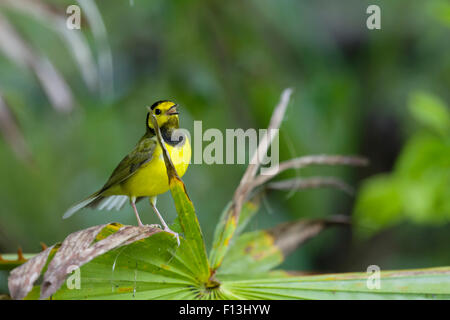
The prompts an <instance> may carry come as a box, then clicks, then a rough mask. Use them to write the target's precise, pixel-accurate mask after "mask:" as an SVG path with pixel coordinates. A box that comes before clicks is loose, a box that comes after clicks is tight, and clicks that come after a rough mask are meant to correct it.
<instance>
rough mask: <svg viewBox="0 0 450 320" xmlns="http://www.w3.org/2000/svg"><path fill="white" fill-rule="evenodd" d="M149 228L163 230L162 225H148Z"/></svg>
mask: <svg viewBox="0 0 450 320" xmlns="http://www.w3.org/2000/svg"><path fill="white" fill-rule="evenodd" d="M147 227H150V228H158V229H162V228H161V225H160V224H147Z"/></svg>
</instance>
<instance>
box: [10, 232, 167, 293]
mask: <svg viewBox="0 0 450 320" xmlns="http://www.w3.org/2000/svg"><path fill="white" fill-rule="evenodd" d="M106 226H107V224H103V225H99V226H94V227H90V228H88V229H85V230H81V231H77V232H75V233H72V234H70V235H69V236H68V237H67V238H66V239H65V240H64V241H63V243H62V244H61V246H60V248H59V250H58V251H57V252H56V254H55V256H54V257H53V259H52V260H51V261H50V263H49V265H48V268H47V271H46V272H45V274H44V280H43V283H42V286H41V296H40V298H41V299H46V298H48V297H50V296H51V295H52V294H53V293H55V292H56V290H58V289H59V288H60V287H61V285H62V284H63V282H64V280H65V278H66V276H67V274H68V273H69V272H71V271H73V268H74V267H81V266H82V265H84V264H85V263H87V262H89V261H91V260H92V259H94V258H96V257H98V256H100V255H102V254H104V253H105V252H107V251H109V250H112V249H115V248H117V247H119V246H123V245H128V244H130V243H133V242H135V241H138V240H141V239H144V238H147V237H149V236H151V235H153V234H155V233H158V232H161V230H160V229H157V228H153V227H151V226H143V227H136V226H123V227H121V228H120V229H119V230H118V231H116V232H115V233H113V234H112V235H110V236H108V237H107V238H105V239H102V240H100V241H98V242H95V243H94V240H95V238H96V236H97V235H98V233H99V232H100V231H102V230H103V229H104V228H105V227H106ZM51 248H52V247H50V248H47V249H46V250H45V251H43V252H41V253H40V254H39V255H37V256H36V257H34V258H32V259H30V260H29V261H28V262H27V263H25V264H23V265H22V266H20V267H18V268H16V269H14V270H13V271H12V272H11V275H10V277H9V279H8V285H9V290H10V293H11V297H12V298H13V299H23V298H24V297H25V296H26V295H27V294H28V292H29V291H30V290H31V289H32V287H33V283H34V282H35V281H36V280H37V278H38V277H39V275H40V273H41V271H42V268H43V267H44V266H45V263H46V261H47V258H48V254H49V252H50V250H51Z"/></svg>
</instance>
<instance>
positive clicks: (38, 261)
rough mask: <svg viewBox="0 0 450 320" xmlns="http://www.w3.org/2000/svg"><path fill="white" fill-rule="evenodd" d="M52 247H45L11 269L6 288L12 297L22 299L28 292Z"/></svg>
mask: <svg viewBox="0 0 450 320" xmlns="http://www.w3.org/2000/svg"><path fill="white" fill-rule="evenodd" d="M52 249H53V246H51V247H49V248H47V249H45V250H44V251H42V252H41V253H39V254H38V255H37V256H35V257H33V258H31V259H30V260H28V261H27V262H26V263H24V264H23V265H21V266H20V267H17V268H15V269H14V270H12V271H11V273H10V275H9V279H8V288H9V293H10V294H11V297H12V298H13V299H23V298H25V297H26V295H27V294H28V292H30V290H31V289H32V288H33V284H34V282H35V281H36V280H37V279H38V278H39V275H40V274H41V271H42V268H44V266H45V263H46V262H47V258H48V255H49V254H50V251H51V250H52Z"/></svg>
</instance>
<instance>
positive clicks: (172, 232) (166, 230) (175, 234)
mask: <svg viewBox="0 0 450 320" xmlns="http://www.w3.org/2000/svg"><path fill="white" fill-rule="evenodd" d="M164 231H165V232H168V233H170V234H173V235H174V236H175V238H176V239H177V243H178V246H180V236H179V234H178V233H176V232H175V231H172V230H170V229H169V228H165V229H164Z"/></svg>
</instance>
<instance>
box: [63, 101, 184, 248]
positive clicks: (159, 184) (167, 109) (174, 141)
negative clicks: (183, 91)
mask: <svg viewBox="0 0 450 320" xmlns="http://www.w3.org/2000/svg"><path fill="white" fill-rule="evenodd" d="M177 107H178V105H177V104H175V103H173V102H171V101H167V100H164V101H157V102H155V103H154V104H153V105H152V106H151V107H150V108H149V112H148V114H147V120H146V132H145V134H144V136H143V137H142V138H141V139H140V140H139V142H138V143H137V145H136V147H135V148H134V150H133V151H131V152H130V153H129V154H128V155H127V156H126V157H125V158H123V160H122V161H121V162H120V163H119V165H118V166H117V167H116V169H115V170H114V171H113V173H112V174H111V177H110V178H109V179H108V181H107V182H106V183H105V185H104V186H103V187H102V188H101V189H100V190H99V191H97V192H95V193H93V194H92V195H91V196H89V197H88V198H86V199H85V200H83V201H81V202H79V203H77V204H75V205H74V206H72V207H71V208H69V209H68V210H67V211H66V212H65V214H64V216H63V218H64V219H65V218H68V217H70V216H71V215H73V214H74V213H75V212H77V211H78V210H80V209H82V208H85V207H90V208H96V209H98V210H102V209H106V210H111V209H116V210H120V209H121V208H122V207H123V205H124V204H125V203H126V202H127V200H129V201H130V204H131V206H132V207H133V210H134V213H135V215H136V219H137V221H138V224H139V226H143V224H142V222H141V219H140V217H139V213H138V211H137V208H136V202H137V201H139V200H141V199H143V198H145V197H149V200H150V205H151V207H152V208H153V210H154V211H155V213H156V215H157V216H158V218H159V219H160V221H161V223H162V225H163V227H164V231H166V232H169V233H172V234H174V235H175V236H176V238H177V241H178V243H179V237H178V234H176V233H175V232H173V231H172V230H170V229H169V227H168V226H167V224H166V222H165V221H164V219H163V218H162V216H161V214H160V213H159V211H158V209H157V208H156V196H157V195H159V194H162V193H164V192H166V191H168V190H169V184H168V177H167V171H166V166H165V163H164V158H163V155H162V148H161V146H160V145H159V143H158V140H157V138H156V132H155V130H154V128H153V125H152V121H151V119H150V113H153V114H154V115H155V117H156V120H157V122H158V126H159V127H160V129H161V135H162V138H163V139H164V143H165V145H166V148H167V151H168V152H169V155H170V158H171V160H172V162H173V164H174V166H175V169H176V170H177V173H178V175H179V176H180V177H181V176H183V175H184V173H185V172H186V170H187V168H188V165H189V162H190V159H191V145H190V143H189V139H188V138H187V136H186V135H184V134H183V133H180V132H177V129H179V118H178V111H177Z"/></svg>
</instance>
